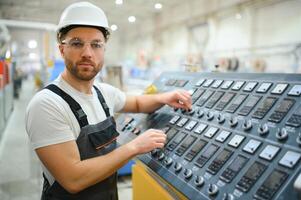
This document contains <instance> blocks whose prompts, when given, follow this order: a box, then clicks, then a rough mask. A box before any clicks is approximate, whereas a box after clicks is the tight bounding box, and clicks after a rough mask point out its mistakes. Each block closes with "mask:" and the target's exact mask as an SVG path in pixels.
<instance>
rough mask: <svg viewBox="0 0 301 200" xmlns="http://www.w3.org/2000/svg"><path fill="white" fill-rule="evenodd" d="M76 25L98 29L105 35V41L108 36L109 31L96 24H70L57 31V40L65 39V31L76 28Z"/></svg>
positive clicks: (59, 41)
mask: <svg viewBox="0 0 301 200" xmlns="http://www.w3.org/2000/svg"><path fill="white" fill-rule="evenodd" d="M78 27H92V28H96V29H98V30H100V31H101V32H102V34H103V36H104V37H105V41H106V42H107V41H108V39H109V36H110V32H109V31H108V30H107V29H105V28H103V27H98V26H85V25H70V26H67V27H64V28H62V29H61V30H59V31H58V33H57V35H56V39H57V41H58V43H59V44H61V43H62V41H63V40H64V39H65V37H66V35H67V33H68V32H69V31H70V30H71V29H74V28H78Z"/></svg>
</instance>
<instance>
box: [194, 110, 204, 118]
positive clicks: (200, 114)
mask: <svg viewBox="0 0 301 200" xmlns="http://www.w3.org/2000/svg"><path fill="white" fill-rule="evenodd" d="M196 115H197V117H198V118H202V117H203V116H204V111H203V110H201V109H199V110H198V111H197V113H196Z"/></svg>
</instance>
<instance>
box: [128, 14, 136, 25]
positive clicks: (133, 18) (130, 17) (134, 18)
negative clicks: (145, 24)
mask: <svg viewBox="0 0 301 200" xmlns="http://www.w3.org/2000/svg"><path fill="white" fill-rule="evenodd" d="M128 20H129V22H130V23H134V22H135V21H136V17H135V16H129V18H128Z"/></svg>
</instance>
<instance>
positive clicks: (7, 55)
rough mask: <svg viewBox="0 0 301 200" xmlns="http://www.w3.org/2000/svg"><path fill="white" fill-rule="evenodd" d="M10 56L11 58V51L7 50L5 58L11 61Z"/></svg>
mask: <svg viewBox="0 0 301 200" xmlns="http://www.w3.org/2000/svg"><path fill="white" fill-rule="evenodd" d="M10 56H11V53H10V50H7V51H6V53H5V58H6V59H9V58H10Z"/></svg>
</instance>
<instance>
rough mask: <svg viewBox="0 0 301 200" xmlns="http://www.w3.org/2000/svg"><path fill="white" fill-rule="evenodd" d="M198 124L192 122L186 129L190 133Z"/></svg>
mask: <svg viewBox="0 0 301 200" xmlns="http://www.w3.org/2000/svg"><path fill="white" fill-rule="evenodd" d="M196 124H197V122H196V121H190V122H189V123H188V124H187V125H186V126H185V129H186V130H188V131H191V130H192V129H193V128H194V127H195V125H196Z"/></svg>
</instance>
